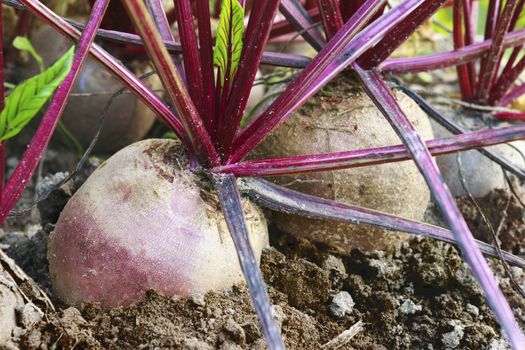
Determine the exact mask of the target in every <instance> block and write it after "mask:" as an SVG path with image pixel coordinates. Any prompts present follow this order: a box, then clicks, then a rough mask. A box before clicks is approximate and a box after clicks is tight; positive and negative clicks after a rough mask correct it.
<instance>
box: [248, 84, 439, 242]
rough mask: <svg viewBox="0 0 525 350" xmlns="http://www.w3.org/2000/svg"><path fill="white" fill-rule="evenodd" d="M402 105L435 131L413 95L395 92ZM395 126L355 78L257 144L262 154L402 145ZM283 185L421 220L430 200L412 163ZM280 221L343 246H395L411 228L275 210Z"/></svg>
mask: <svg viewBox="0 0 525 350" xmlns="http://www.w3.org/2000/svg"><path fill="white" fill-rule="evenodd" d="M396 96H397V98H398V101H399V103H400V105H401V107H402V108H403V109H404V111H405V112H406V113H407V115H408V116H409V118H410V120H411V121H412V123H413V124H414V126H415V127H416V129H417V130H418V131H419V133H420V135H421V136H422V138H424V139H430V138H432V129H431V125H430V121H429V119H428V117H427V116H426V115H425V114H424V113H423V111H422V110H421V109H420V108H419V107H418V106H417V105H416V104H415V103H414V102H413V101H412V100H410V99H409V98H408V97H407V96H405V95H403V94H402V93H397V94H396ZM399 143H400V140H399V138H398V136H397V135H396V133H395V132H394V131H393V130H392V127H391V126H390V125H389V123H388V122H387V121H386V119H385V118H384V116H383V115H382V114H381V112H380V111H379V110H378V109H377V108H376V107H375V106H374V104H373V103H372V101H371V100H370V99H369V98H368V96H367V95H366V94H365V93H364V91H363V90H362V89H361V88H359V87H358V86H357V85H356V83H355V82H354V81H353V80H351V79H349V78H348V77H342V78H339V79H338V80H336V81H335V82H334V83H332V84H330V85H328V86H327V87H326V88H325V89H324V90H322V91H321V92H320V93H319V94H317V95H316V96H315V97H313V98H311V99H310V100H309V101H308V102H307V103H306V104H305V105H304V106H303V107H302V108H301V109H300V110H299V111H298V112H297V113H296V114H295V115H294V116H292V117H291V118H290V119H288V120H287V121H286V122H285V123H284V124H283V125H282V126H281V127H279V128H278V129H277V130H275V131H274V132H273V133H272V134H271V135H270V136H269V137H268V139H267V140H266V141H265V142H263V143H262V144H261V145H260V146H259V148H258V150H259V153H260V154H262V156H264V157H267V158H271V157H282V156H290V155H305V154H318V153H328V152H341V151H348V150H358V149H364V148H370V147H380V146H389V145H395V144H399ZM275 181H276V182H278V183H279V184H283V185H286V186H287V187H289V188H292V189H294V190H298V191H301V192H304V193H308V194H313V195H316V196H319V197H323V198H328V199H334V200H337V201H340V202H343V203H349V204H354V205H360V206H363V207H365V208H371V209H376V210H380V211H384V212H387V213H391V214H394V215H398V216H402V217H406V218H410V219H414V220H421V219H422V218H423V215H424V213H425V210H426V208H427V205H428V202H429V200H430V193H429V191H428V189H427V186H426V185H425V181H424V179H423V177H422V176H421V175H420V173H419V171H418V169H417V168H416V166H415V165H414V164H413V163H411V162H400V163H396V164H381V165H376V166H374V167H366V168H354V169H345V170H338V171H325V172H319V173H310V174H303V175H294V176H279V177H277V178H276V179H275ZM275 223H276V225H277V226H278V227H279V228H280V229H282V230H283V231H285V232H287V233H291V234H301V235H305V236H307V237H309V238H311V239H314V240H317V241H322V242H324V243H326V244H328V245H330V246H333V247H335V248H338V249H342V250H350V249H352V248H355V247H359V248H362V249H366V250H374V249H387V250H388V249H393V247H394V246H395V244H397V243H399V242H400V241H403V240H406V239H407V238H408V237H409V235H408V234H405V233H394V232H386V233H385V232H384V231H383V230H382V229H379V228H372V227H369V226H363V225H348V224H342V223H336V222H327V221H319V220H312V219H308V218H304V217H299V216H290V215H286V214H276V215H275Z"/></svg>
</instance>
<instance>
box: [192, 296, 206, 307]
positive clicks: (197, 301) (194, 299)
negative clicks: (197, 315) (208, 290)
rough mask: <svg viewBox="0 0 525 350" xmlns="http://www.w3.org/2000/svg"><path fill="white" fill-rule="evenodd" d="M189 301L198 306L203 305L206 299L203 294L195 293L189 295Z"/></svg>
mask: <svg viewBox="0 0 525 350" xmlns="http://www.w3.org/2000/svg"><path fill="white" fill-rule="evenodd" d="M191 301H192V302H193V303H194V304H195V305H198V306H205V305H206V301H205V300H204V294H200V293H195V294H193V295H192V296H191Z"/></svg>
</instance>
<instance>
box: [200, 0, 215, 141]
mask: <svg viewBox="0 0 525 350" xmlns="http://www.w3.org/2000/svg"><path fill="white" fill-rule="evenodd" d="M196 2H197V23H198V26H199V46H200V49H199V54H200V62H201V69H202V87H203V90H202V95H203V96H202V98H203V101H202V103H203V113H202V114H203V115H204V118H203V119H204V123H205V124H206V128H207V130H208V133H209V134H210V135H211V136H212V138H214V137H215V135H216V131H217V130H216V125H215V115H216V110H215V103H216V102H215V101H216V96H215V75H214V71H213V42H212V35H211V23H210V7H209V2H208V1H207V0H197V1H196Z"/></svg>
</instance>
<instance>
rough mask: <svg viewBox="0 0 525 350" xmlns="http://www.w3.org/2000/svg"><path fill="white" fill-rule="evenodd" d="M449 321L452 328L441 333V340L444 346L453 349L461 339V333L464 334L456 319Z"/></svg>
mask: <svg viewBox="0 0 525 350" xmlns="http://www.w3.org/2000/svg"><path fill="white" fill-rule="evenodd" d="M450 323H451V324H452V325H453V326H454V329H453V330H451V331H450V332H447V333H443V334H442V335H441V342H442V343H443V345H444V346H445V347H446V348H448V349H455V348H457V347H458V346H459V344H460V343H461V339H463V335H464V334H465V333H464V332H463V329H464V327H463V326H462V325H461V323H460V322H459V321H458V320H454V321H451V322H450Z"/></svg>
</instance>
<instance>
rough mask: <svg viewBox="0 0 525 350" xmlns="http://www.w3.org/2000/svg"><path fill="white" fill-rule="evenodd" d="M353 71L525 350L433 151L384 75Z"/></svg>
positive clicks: (505, 325)
mask: <svg viewBox="0 0 525 350" xmlns="http://www.w3.org/2000/svg"><path fill="white" fill-rule="evenodd" d="M353 68H354V69H355V70H356V72H357V73H358V74H359V76H360V78H361V81H362V82H363V84H364V87H365V90H366V91H367V93H368V94H369V95H370V98H372V100H373V101H374V103H375V104H376V106H377V108H379V109H380V110H381V111H382V112H383V114H384V115H385V117H386V118H387V120H388V121H389V122H390V124H391V125H392V127H393V128H394V130H395V131H396V132H397V134H398V135H399V137H400V138H401V139H402V141H403V143H404V144H405V145H406V146H407V148H408V150H409V151H410V153H411V154H412V157H413V159H414V161H415V163H416V165H417V166H418V168H419V170H420V172H421V174H422V175H423V177H424V178H425V181H426V182H427V184H428V186H429V188H430V191H431V192H432V195H433V197H434V200H435V201H436V203H437V204H438V206H439V207H440V209H441V212H442V213H443V216H444V219H445V221H446V222H447V224H448V225H449V227H450V229H451V231H452V232H453V233H454V235H455V236H456V239H457V241H458V245H459V247H460V248H461V251H462V252H463V255H464V257H465V260H466V261H467V262H468V263H469V265H470V267H471V269H472V272H473V274H474V276H475V277H476V278H477V280H478V282H479V284H480V286H481V288H482V289H483V291H484V293H485V297H486V299H487V303H488V304H489V306H490V307H491V308H492V311H493V312H494V314H495V315H496V317H497V318H498V320H499V322H500V324H501V326H502V328H503V329H504V330H505V332H506V335H507V336H508V339H509V341H510V343H511V344H512V346H513V347H514V349H517V350H518V349H525V338H524V337H523V334H522V333H521V331H520V328H519V327H518V324H517V323H516V320H515V318H514V314H513V312H512V309H511V308H510V306H509V304H508V303H507V300H506V299H505V297H504V296H503V293H502V292H501V290H500V289H499V287H498V283H497V281H496V278H495V277H494V274H493V273H492V271H491V270H490V268H489V266H488V264H487V262H486V260H485V259H484V258H483V255H482V254H481V252H480V251H479V249H478V248H477V245H476V242H475V240H474V237H473V236H472V233H471V232H470V230H469V228H468V226H467V223H466V222H465V220H464V219H463V216H462V215H461V213H460V211H459V209H458V207H457V205H456V203H455V201H454V198H453V197H452V195H451V194H450V191H449V190H448V187H447V185H446V184H445V182H444V181H443V178H442V177H441V174H440V173H439V170H438V168H437V166H436V164H435V163H434V162H433V160H432V156H431V154H430V152H429V151H428V149H427V148H426V146H425V144H424V143H423V141H422V140H421V139H420V138H419V135H418V134H417V132H416V130H415V129H414V127H413V126H412V124H411V123H410V121H409V120H408V118H407V117H406V115H405V114H404V112H403V111H402V110H401V108H400V107H399V105H398V104H397V101H396V99H395V97H394V95H393V93H392V92H391V91H390V89H389V88H388V86H387V85H386V84H385V82H384V81H383V80H382V78H381V76H380V75H379V74H378V73H377V72H375V71H364V70H362V69H361V68H360V67H359V66H358V65H353Z"/></svg>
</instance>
